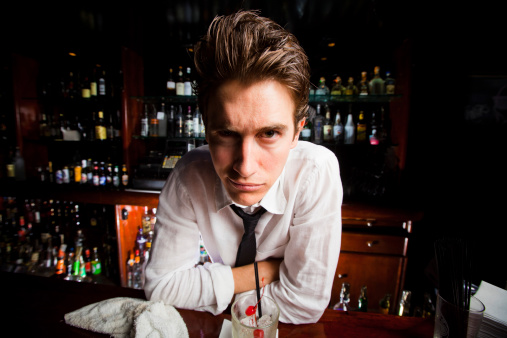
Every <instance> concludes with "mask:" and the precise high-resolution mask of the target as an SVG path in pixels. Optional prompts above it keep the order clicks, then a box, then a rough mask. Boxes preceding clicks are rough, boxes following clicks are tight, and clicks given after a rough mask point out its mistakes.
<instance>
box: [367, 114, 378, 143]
mask: <svg viewBox="0 0 507 338" xmlns="http://www.w3.org/2000/svg"><path fill="white" fill-rule="evenodd" d="M377 129H378V126H377V119H376V118H375V112H373V113H371V133H370V136H369V140H370V144H371V145H374V146H375V145H378V144H379V140H378V135H377Z"/></svg>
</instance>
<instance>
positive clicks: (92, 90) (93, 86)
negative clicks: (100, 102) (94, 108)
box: [90, 82, 97, 96]
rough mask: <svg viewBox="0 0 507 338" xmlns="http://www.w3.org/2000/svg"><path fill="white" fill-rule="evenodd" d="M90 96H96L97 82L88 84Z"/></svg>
mask: <svg viewBox="0 0 507 338" xmlns="http://www.w3.org/2000/svg"><path fill="white" fill-rule="evenodd" d="M90 95H91V96H97V82H92V83H91V84H90Z"/></svg>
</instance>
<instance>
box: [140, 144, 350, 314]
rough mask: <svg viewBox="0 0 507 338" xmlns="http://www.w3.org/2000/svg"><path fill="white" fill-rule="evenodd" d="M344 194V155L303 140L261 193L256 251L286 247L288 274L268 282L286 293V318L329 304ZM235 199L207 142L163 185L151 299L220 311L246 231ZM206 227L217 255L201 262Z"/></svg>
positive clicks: (270, 288) (263, 255)
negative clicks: (340, 156)
mask: <svg viewBox="0 0 507 338" xmlns="http://www.w3.org/2000/svg"><path fill="white" fill-rule="evenodd" d="M342 198H343V190H342V184H341V179H340V171H339V166H338V160H337V158H336V156H335V155H334V154H333V153H332V152H331V151H329V150H328V149H326V148H325V147H322V146H317V145H315V144H312V143H309V142H304V141H299V142H298V145H297V146H296V147H295V148H294V149H292V150H291V151H290V154H289V157H288V159H287V163H286V165H285V168H284V170H283V172H282V174H281V175H280V177H279V178H278V180H277V181H276V182H275V184H274V185H273V186H272V187H271V189H270V190H269V191H268V192H267V194H266V195H265V196H264V198H263V199H262V200H261V201H260V205H261V206H262V207H264V208H265V209H266V210H267V212H266V213H264V214H263V215H262V217H261V218H260V220H259V223H258V224H257V227H256V229H255V237H256V240H257V255H256V261H262V260H266V259H268V258H282V257H283V262H282V263H281V264H280V280H279V281H276V282H273V283H271V284H269V285H267V286H265V290H264V295H266V296H269V297H271V298H273V299H274V300H275V301H276V302H277V303H278V306H279V307H280V321H281V322H285V323H294V324H302V323H313V322H316V321H318V320H319V319H320V317H321V316H322V314H323V312H324V309H326V307H327V306H328V303H329V300H330V297H331V288H332V285H333V280H334V274H335V270H336V266H337V264H338V256H339V253H340V244H341V204H342ZM232 203H233V202H232V200H231V198H230V197H229V195H228V194H227V192H226V190H225V188H224V187H223V185H222V182H221V181H220V179H219V177H218V176H217V174H216V173H215V170H214V167H213V163H212V161H211V156H210V154H209V150H208V146H202V147H199V148H197V149H194V150H192V151H191V152H189V153H188V154H186V155H185V156H184V157H183V158H182V159H181V160H180V161H178V163H177V165H176V168H174V170H173V171H172V173H171V175H170V177H169V178H168V180H167V182H166V184H165V186H164V188H163V189H162V192H161V194H160V199H159V206H158V208H157V223H156V225H155V238H154V242H153V245H152V251H151V254H150V261H149V263H148V265H147V269H146V283H145V287H144V290H145V292H146V295H147V297H148V299H150V300H163V301H164V302H165V303H166V304H171V305H173V306H175V307H179V308H184V309H193V310H201V311H209V312H211V313H213V314H219V313H221V312H223V311H224V310H225V309H226V308H227V306H228V305H229V303H230V302H231V300H232V299H233V296H234V280H233V277H232V271H231V267H233V266H234V264H235V261H236V253H237V250H238V246H239V244H240V242H241V237H242V236H243V233H244V228H243V221H242V220H241V218H240V217H239V216H237V215H236V214H235V213H234V211H233V210H232V209H231V208H230V207H229V205H230V204H232ZM199 234H201V236H202V239H203V242H204V245H205V247H206V250H207V252H208V254H209V256H210V258H211V261H212V263H206V264H205V265H199V266H197V267H195V266H194V265H195V263H196V261H197V260H198V255H199ZM260 277H262V276H260ZM252 292H254V291H252Z"/></svg>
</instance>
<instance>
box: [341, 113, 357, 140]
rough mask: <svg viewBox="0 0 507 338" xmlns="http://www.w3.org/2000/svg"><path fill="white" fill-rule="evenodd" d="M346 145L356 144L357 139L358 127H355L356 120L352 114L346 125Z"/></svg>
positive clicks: (348, 117) (349, 115)
mask: <svg viewBox="0 0 507 338" xmlns="http://www.w3.org/2000/svg"><path fill="white" fill-rule="evenodd" d="M344 129H345V138H344V143H345V144H354V142H355V139H356V137H355V136H356V135H355V134H356V127H355V126H354V120H353V117H352V113H349V114H348V116H347V123H346V124H345V128H344Z"/></svg>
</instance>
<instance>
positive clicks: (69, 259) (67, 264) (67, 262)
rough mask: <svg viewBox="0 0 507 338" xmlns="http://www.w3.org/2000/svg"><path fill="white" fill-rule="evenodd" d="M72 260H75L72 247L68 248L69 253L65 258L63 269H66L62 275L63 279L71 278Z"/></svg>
mask: <svg viewBox="0 0 507 338" xmlns="http://www.w3.org/2000/svg"><path fill="white" fill-rule="evenodd" d="M74 260H75V253H74V248H70V250H69V254H68V255H67V259H66V260H65V271H66V275H65V277H64V279H65V280H72V279H73V276H72V274H73V271H72V269H73V267H74Z"/></svg>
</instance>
